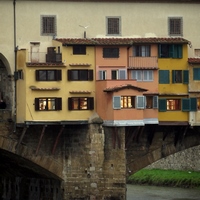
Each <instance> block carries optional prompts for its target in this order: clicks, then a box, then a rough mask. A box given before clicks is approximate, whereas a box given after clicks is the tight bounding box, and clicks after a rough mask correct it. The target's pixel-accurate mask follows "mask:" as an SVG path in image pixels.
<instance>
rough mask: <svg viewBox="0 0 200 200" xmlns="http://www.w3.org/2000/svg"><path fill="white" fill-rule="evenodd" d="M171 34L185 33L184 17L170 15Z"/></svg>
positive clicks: (179, 34) (180, 34)
mask: <svg viewBox="0 0 200 200" xmlns="http://www.w3.org/2000/svg"><path fill="white" fill-rule="evenodd" d="M168 24H169V25H168V26H169V35H170V36H182V35H183V18H182V17H169V18H168Z"/></svg>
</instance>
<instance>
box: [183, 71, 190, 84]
mask: <svg viewBox="0 0 200 200" xmlns="http://www.w3.org/2000/svg"><path fill="white" fill-rule="evenodd" d="M188 83H189V71H188V70H183V84H188Z"/></svg>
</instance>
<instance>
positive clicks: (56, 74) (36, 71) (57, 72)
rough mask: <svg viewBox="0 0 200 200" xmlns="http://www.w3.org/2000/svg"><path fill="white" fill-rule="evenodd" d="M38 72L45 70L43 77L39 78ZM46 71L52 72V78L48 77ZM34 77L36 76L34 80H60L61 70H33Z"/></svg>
mask: <svg viewBox="0 0 200 200" xmlns="http://www.w3.org/2000/svg"><path fill="white" fill-rule="evenodd" d="M40 72H46V75H45V79H42V78H41V76H40ZM48 72H54V78H53V79H50V78H49V76H48ZM35 78H36V81H61V80H62V70H57V69H40V70H35Z"/></svg>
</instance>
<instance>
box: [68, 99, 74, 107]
mask: <svg viewBox="0 0 200 200" xmlns="http://www.w3.org/2000/svg"><path fill="white" fill-rule="evenodd" d="M68 110H73V106H72V98H71V97H69V98H68Z"/></svg>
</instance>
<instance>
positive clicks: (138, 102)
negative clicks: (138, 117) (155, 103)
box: [136, 96, 145, 109]
mask: <svg viewBox="0 0 200 200" xmlns="http://www.w3.org/2000/svg"><path fill="white" fill-rule="evenodd" d="M144 100H145V98H144V96H136V105H137V108H138V109H144V102H145V101H144Z"/></svg>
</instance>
